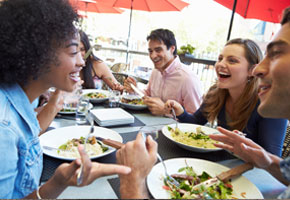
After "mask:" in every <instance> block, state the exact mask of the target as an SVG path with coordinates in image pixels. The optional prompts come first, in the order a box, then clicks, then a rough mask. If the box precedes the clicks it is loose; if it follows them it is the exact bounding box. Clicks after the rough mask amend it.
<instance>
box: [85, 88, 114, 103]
mask: <svg viewBox="0 0 290 200" xmlns="http://www.w3.org/2000/svg"><path fill="white" fill-rule="evenodd" d="M82 91H83V94H82V96H84V95H85V94H88V93H91V92H98V93H103V94H105V95H106V96H107V97H106V98H98V99H96V98H89V100H90V102H92V103H102V102H104V101H106V100H108V99H109V91H108V90H97V89H83V90H82Z"/></svg>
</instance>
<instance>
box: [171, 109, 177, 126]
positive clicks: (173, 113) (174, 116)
mask: <svg viewBox="0 0 290 200" xmlns="http://www.w3.org/2000/svg"><path fill="white" fill-rule="evenodd" d="M171 112H172V115H173V119H174V120H175V130H176V129H177V128H178V121H177V118H176V114H175V111H174V109H173V108H171Z"/></svg>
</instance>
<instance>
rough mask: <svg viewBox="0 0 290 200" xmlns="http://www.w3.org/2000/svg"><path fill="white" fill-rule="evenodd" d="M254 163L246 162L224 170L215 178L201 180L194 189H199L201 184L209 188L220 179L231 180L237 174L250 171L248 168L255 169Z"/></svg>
mask: <svg viewBox="0 0 290 200" xmlns="http://www.w3.org/2000/svg"><path fill="white" fill-rule="evenodd" d="M253 167H254V166H253V165H252V164H250V163H244V164H242V165H238V166H236V167H234V168H232V169H230V170H228V171H225V172H222V173H220V174H219V175H217V176H216V177H214V178H210V179H208V180H206V181H204V182H201V183H199V184H197V185H195V186H193V187H192V190H197V189H199V188H200V187H201V186H204V187H205V188H208V187H210V186H212V185H214V184H216V183H218V182H219V181H223V182H225V181H228V180H230V179H231V178H234V177H236V176H239V175H241V174H242V173H244V172H246V171H248V170H251V169H253Z"/></svg>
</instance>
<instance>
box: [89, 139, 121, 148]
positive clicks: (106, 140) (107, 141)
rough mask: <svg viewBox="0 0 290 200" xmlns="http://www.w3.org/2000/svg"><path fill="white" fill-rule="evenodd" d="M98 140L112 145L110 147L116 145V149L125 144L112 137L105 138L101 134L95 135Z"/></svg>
mask: <svg viewBox="0 0 290 200" xmlns="http://www.w3.org/2000/svg"><path fill="white" fill-rule="evenodd" d="M95 137H96V139H97V140H99V141H101V142H103V143H104V144H106V145H108V146H110V147H114V148H116V149H120V148H121V147H122V146H124V145H125V144H123V143H121V142H118V141H115V140H111V139H105V138H102V137H99V136H95Z"/></svg>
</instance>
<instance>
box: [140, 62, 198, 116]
mask: <svg viewBox="0 0 290 200" xmlns="http://www.w3.org/2000/svg"><path fill="white" fill-rule="evenodd" d="M145 92H146V94H147V95H148V96H151V97H159V98H160V99H161V100H162V101H163V102H166V101H167V100H169V99H171V100H175V101H178V102H179V103H180V104H181V105H182V106H183V107H184V108H185V110H186V111H187V112H189V113H194V112H195V111H196V110H197V109H198V108H199V106H200V104H201V101H202V95H203V94H202V84H201V82H200V80H199V79H198V77H197V76H196V75H195V74H194V73H193V72H192V71H191V70H190V69H188V67H186V66H185V65H184V64H182V63H181V62H180V59H179V57H178V56H177V57H176V58H175V59H174V61H173V62H172V63H171V64H170V65H169V66H168V67H167V68H166V69H165V70H164V71H163V72H162V73H161V72H160V71H158V70H156V69H154V70H153V71H152V74H151V76H150V80H149V83H148V86H147V89H146V90H145Z"/></svg>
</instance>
